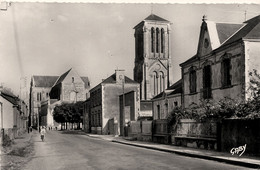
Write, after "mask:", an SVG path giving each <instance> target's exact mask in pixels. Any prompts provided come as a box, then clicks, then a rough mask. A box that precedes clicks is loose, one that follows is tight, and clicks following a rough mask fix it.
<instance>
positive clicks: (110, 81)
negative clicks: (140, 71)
mask: <svg viewBox="0 0 260 170" xmlns="http://www.w3.org/2000/svg"><path fill="white" fill-rule="evenodd" d="M102 83H109V84H110V83H111V84H112V83H116V73H114V74H112V75H111V76H110V77H108V78H107V79H105V80H103V81H102ZM125 83H129V84H131V83H135V84H136V83H137V82H136V81H134V80H132V79H130V78H128V77H127V76H125ZM137 84H138V83H137Z"/></svg>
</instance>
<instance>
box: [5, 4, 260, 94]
mask: <svg viewBox="0 0 260 170" xmlns="http://www.w3.org/2000/svg"><path fill="white" fill-rule="evenodd" d="M151 11H152V12H153V14H155V15H158V16H160V17H162V18H164V19H166V20H168V21H170V22H171V23H172V25H171V28H172V31H171V33H172V35H171V41H172V46H171V50H172V63H173V70H172V72H173V76H174V77H173V80H174V82H175V81H177V80H179V79H180V78H181V73H180V67H179V64H180V63H182V62H184V61H185V60H187V59H188V58H190V57H192V56H193V55H194V54H195V53H196V50H197V45H198V37H199V31H200V25H201V22H202V21H201V19H202V16H203V15H207V18H208V20H212V21H216V22H231V23H242V22H243V21H244V20H245V11H247V12H246V18H247V19H250V18H252V17H254V16H256V15H259V14H260V5H259V4H257V5H249V4H247V5H242V4H233V5H231V4H229V5H228V4H225V5H219V4H218V5H216V4H207V5H205V4H196V5H195V4H192V5H187V4H182V5H180V4H179V5H177V4H153V5H151V4H148V3H147V4H123V3H122V4H120V3H119V4H118V3H117V4H115V3H114V4H113V3H112V4H108V3H105V4H93V3H69V4H68V3H17V2H16V3H12V4H11V6H10V7H8V9H7V10H6V11H0V21H1V25H0V82H2V83H4V86H7V87H10V88H12V89H13V91H14V92H16V93H17V94H18V91H19V86H20V83H19V79H20V77H21V76H26V77H27V81H28V82H29V81H30V79H31V76H32V75H50V76H52V75H53V76H54V75H55V76H59V75H61V74H63V73H64V72H66V71H67V70H69V69H70V68H75V69H76V71H77V72H78V74H79V75H80V76H88V77H89V78H90V81H91V82H90V83H91V87H94V86H95V85H97V84H98V83H100V82H101V80H102V79H104V78H107V77H108V76H110V75H111V74H113V73H114V72H115V69H117V68H118V69H125V71H126V75H127V76H128V77H130V78H133V69H134V58H135V44H134V30H133V27H134V26H135V25H137V24H138V23H139V22H141V21H142V20H143V19H145V18H146V17H147V16H149V15H150V14H151Z"/></svg>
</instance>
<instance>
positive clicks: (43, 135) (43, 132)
mask: <svg viewBox="0 0 260 170" xmlns="http://www.w3.org/2000/svg"><path fill="white" fill-rule="evenodd" d="M40 133H41V139H42V141H44V137H45V133H46V130H45V127H44V126H42V127H41V132H40Z"/></svg>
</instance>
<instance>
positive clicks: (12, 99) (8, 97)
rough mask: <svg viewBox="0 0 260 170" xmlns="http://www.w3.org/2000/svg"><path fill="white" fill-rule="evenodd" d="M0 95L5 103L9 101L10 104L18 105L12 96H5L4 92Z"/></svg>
mask: <svg viewBox="0 0 260 170" xmlns="http://www.w3.org/2000/svg"><path fill="white" fill-rule="evenodd" d="M0 95H1V96H2V97H3V98H5V99H6V100H7V101H9V102H10V103H12V104H13V105H17V104H18V101H19V99H18V97H16V96H13V95H10V94H7V93H5V92H3V91H2V92H1V93H0Z"/></svg>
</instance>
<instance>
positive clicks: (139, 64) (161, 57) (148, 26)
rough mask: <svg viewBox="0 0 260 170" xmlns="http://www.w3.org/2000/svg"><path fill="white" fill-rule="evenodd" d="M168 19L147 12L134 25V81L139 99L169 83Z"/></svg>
mask: <svg viewBox="0 0 260 170" xmlns="http://www.w3.org/2000/svg"><path fill="white" fill-rule="evenodd" d="M170 24H171V23H170V22H169V21H167V20H165V19H163V18H161V17H159V16H156V15H154V14H151V15H150V16H148V17H147V18H146V19H144V20H143V21H142V22H140V23H139V24H138V25H136V26H135V27H134V29H135V68H134V80H135V81H137V82H138V83H140V98H141V100H150V99H152V98H153V97H155V96H156V95H158V94H159V93H161V92H162V91H164V90H165V89H167V88H168V87H169V86H170V85H171V76H172V75H170V70H171V48H170Z"/></svg>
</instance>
